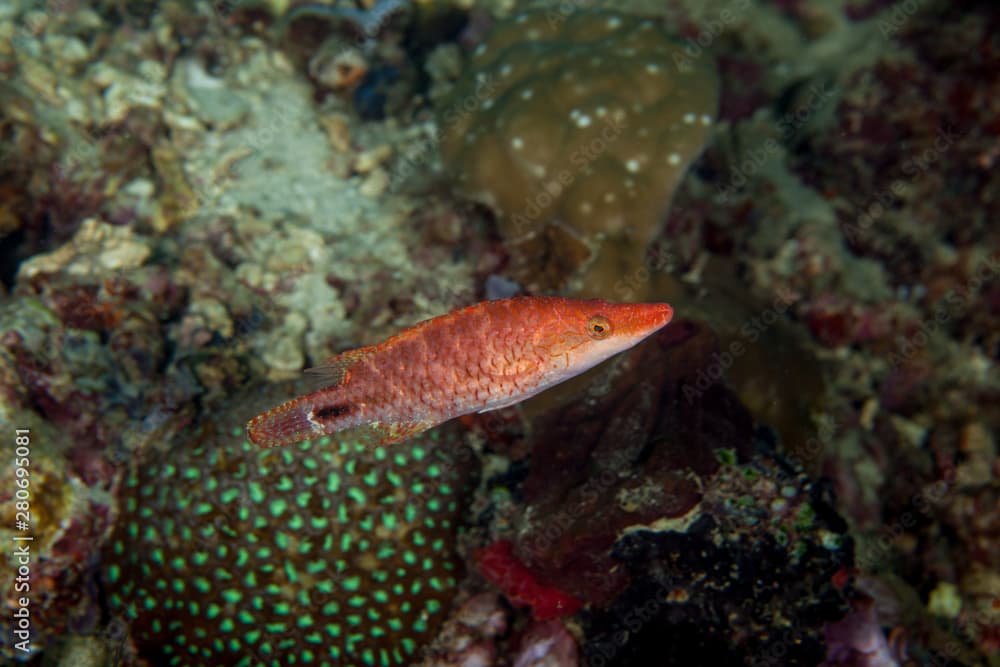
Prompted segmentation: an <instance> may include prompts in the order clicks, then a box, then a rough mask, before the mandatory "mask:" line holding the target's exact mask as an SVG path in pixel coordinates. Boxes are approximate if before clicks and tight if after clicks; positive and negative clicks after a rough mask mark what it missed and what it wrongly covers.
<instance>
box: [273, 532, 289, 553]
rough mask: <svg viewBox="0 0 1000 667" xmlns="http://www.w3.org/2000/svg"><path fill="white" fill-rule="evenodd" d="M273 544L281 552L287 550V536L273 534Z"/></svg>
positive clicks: (280, 533)
mask: <svg viewBox="0 0 1000 667" xmlns="http://www.w3.org/2000/svg"><path fill="white" fill-rule="evenodd" d="M274 544H275V545H276V546H277V547H278V548H279V549H281V550H282V551H285V550H286V549H288V535H286V534H285V533H282V532H277V533H275V534H274Z"/></svg>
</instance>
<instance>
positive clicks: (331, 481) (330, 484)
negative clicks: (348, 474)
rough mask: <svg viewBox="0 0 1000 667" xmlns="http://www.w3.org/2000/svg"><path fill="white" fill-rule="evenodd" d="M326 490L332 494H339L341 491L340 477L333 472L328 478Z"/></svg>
mask: <svg viewBox="0 0 1000 667" xmlns="http://www.w3.org/2000/svg"><path fill="white" fill-rule="evenodd" d="M326 490H327V491H329V492H330V493H337V492H338V491H340V476H339V475H338V474H337V473H335V472H331V473H330V474H329V475H327V478H326Z"/></svg>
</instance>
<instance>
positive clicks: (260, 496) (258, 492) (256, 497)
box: [249, 482, 266, 503]
mask: <svg viewBox="0 0 1000 667" xmlns="http://www.w3.org/2000/svg"><path fill="white" fill-rule="evenodd" d="M249 488H250V500H252V501H254V502H255V503H262V502H264V499H265V498H266V496H265V495H264V489H262V488H261V486H260V484H258V483H257V482H250V484H249Z"/></svg>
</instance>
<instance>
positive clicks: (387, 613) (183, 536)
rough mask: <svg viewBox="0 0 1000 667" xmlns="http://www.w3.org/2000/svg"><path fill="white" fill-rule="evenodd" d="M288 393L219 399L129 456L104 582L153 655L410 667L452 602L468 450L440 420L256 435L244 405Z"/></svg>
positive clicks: (180, 660)
mask: <svg viewBox="0 0 1000 667" xmlns="http://www.w3.org/2000/svg"><path fill="white" fill-rule="evenodd" d="M294 390H296V388H289V387H286V386H281V385H277V386H276V387H274V388H272V389H269V390H268V391H266V392H255V393H256V394H257V395H255V396H254V397H253V399H252V400H247V399H241V398H236V399H235V400H234V402H233V403H231V404H229V405H220V406H218V407H217V410H218V413H217V414H218V415H219V416H218V417H214V418H210V419H208V420H206V421H205V422H204V423H202V424H200V425H197V426H195V428H193V429H191V430H186V431H184V432H183V434H182V437H179V438H178V439H177V442H176V443H175V444H174V445H173V446H171V447H169V448H168V447H162V448H159V447H158V448H154V449H152V450H151V451H150V452H148V455H147V456H146V457H144V459H143V460H139V461H136V462H133V464H132V465H131V470H132V471H131V473H130V474H129V475H128V476H127V478H126V479H125V480H124V481H123V483H122V486H123V492H122V498H121V501H120V503H121V510H120V515H119V517H118V519H117V521H116V528H115V532H114V533H113V534H112V535H111V537H110V538H109V540H108V543H107V547H106V553H105V556H104V558H103V578H104V583H105V585H106V587H107V592H108V599H109V601H110V603H111V605H112V613H115V614H124V615H125V616H127V617H128V618H129V620H130V622H131V628H132V637H133V639H134V641H135V644H136V647H137V651H138V654H139V656H141V657H144V658H145V659H147V660H150V661H152V663H153V664H205V662H206V661H207V662H213V663H220V664H223V663H224V664H258V662H259V661H263V662H265V663H266V664H275V665H277V664H288V660H289V659H290V658H291V656H295V659H296V661H297V662H304V663H310V662H315V663H316V664H347V663H350V664H368V665H393V664H408V663H409V662H410V660H411V659H412V658H413V657H414V656H415V655H416V654H417V652H418V651H419V650H420V647H421V646H422V644H423V643H424V642H425V641H426V640H427V638H429V637H433V636H434V633H435V631H436V629H437V625H438V623H440V621H441V619H442V618H443V615H444V614H445V613H446V612H447V610H448V607H449V606H450V603H451V597H452V596H453V594H454V586H455V581H456V576H457V574H458V565H459V564H458V562H457V561H456V559H455V556H454V552H453V546H452V545H453V544H454V542H455V537H454V533H455V528H456V518H457V516H458V508H459V507H460V506H461V505H462V494H463V489H465V488H466V487H467V482H468V479H469V478H468V475H469V469H470V464H471V463H472V462H473V458H472V456H471V453H469V452H468V451H464V452H463V451H460V449H459V447H460V445H458V443H457V442H455V441H454V440H453V439H452V440H449V437H448V435H447V433H446V432H442V431H436V432H435V433H434V435H432V436H430V437H426V438H414V439H412V440H410V441H408V442H407V443H405V444H403V445H400V446H396V447H394V448H392V449H388V448H385V449H377V450H374V451H369V450H366V449H364V448H363V447H361V446H356V445H354V444H353V443H349V442H348V443H340V444H339V445H335V444H331V443H330V442H329V441H328V439H327V438H323V439H320V440H318V441H315V442H313V441H306V442H303V443H301V444H298V445H294V446H291V447H289V448H287V449H282V450H261V449H259V448H258V447H256V446H255V445H253V444H251V443H250V442H249V441H248V440H247V439H246V436H245V433H244V429H243V424H244V423H245V422H246V419H247V416H248V415H251V414H253V413H254V410H255V409H260V407H261V406H264V405H268V404H270V403H271V402H273V401H275V400H278V399H277V398H276V397H277V396H279V395H282V396H288V395H290V394H291V393H292V392H293V391H294ZM331 660H333V663H331V662H330V661H331Z"/></svg>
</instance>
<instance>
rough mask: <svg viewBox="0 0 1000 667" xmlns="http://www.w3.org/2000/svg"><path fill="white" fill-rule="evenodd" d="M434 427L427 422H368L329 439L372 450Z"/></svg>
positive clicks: (335, 434)
mask: <svg viewBox="0 0 1000 667" xmlns="http://www.w3.org/2000/svg"><path fill="white" fill-rule="evenodd" d="M436 425H437V424H435V423H434V422H429V421H413V422H368V423H366V424H360V425H358V426H352V427H351V428H348V429H345V430H343V431H339V432H337V433H332V434H331V435H330V437H331V438H334V439H336V440H338V441H340V442H357V443H359V444H362V445H364V446H365V447H366V448H368V449H374V448H375V447H384V446H386V445H392V444H395V443H397V442H403V441H404V440H409V439H410V438H412V437H413V436H415V435H418V434H420V433H423V432H424V431H426V430H427V429H429V428H432V427H434V426H436Z"/></svg>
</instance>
